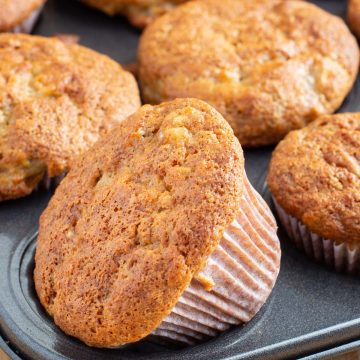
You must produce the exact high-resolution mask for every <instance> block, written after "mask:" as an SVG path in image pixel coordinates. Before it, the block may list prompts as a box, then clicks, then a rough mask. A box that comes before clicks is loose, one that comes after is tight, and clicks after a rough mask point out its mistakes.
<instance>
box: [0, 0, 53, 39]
mask: <svg viewBox="0 0 360 360" xmlns="http://www.w3.org/2000/svg"><path fill="white" fill-rule="evenodd" d="M45 1H46V0H0V9H1V11H0V31H1V32H23V33H30V32H31V30H32V29H33V26H34V25H35V23H36V20H37V19H38V17H39V15H40V13H41V9H42V6H43V5H44V3H45Z"/></svg>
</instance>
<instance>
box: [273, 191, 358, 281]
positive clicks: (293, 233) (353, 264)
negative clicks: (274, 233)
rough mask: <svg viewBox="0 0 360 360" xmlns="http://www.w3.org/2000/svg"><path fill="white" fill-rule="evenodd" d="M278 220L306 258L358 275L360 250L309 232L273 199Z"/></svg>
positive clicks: (339, 270)
mask: <svg viewBox="0 0 360 360" xmlns="http://www.w3.org/2000/svg"><path fill="white" fill-rule="evenodd" d="M273 201H274V205H275V209H276V212H277V214H278V216H279V220H280V221H281V223H282V225H283V226H284V228H285V230H286V233H287V235H288V236H289V238H290V239H291V240H292V241H293V242H294V243H295V245H296V246H297V247H298V248H299V249H301V250H303V251H304V252H305V253H306V254H307V255H308V256H310V257H311V258H313V259H315V260H316V261H318V262H321V263H324V264H326V265H327V266H329V267H330V268H332V269H335V270H336V271H338V272H344V273H347V274H360V248H359V247H358V248H353V249H351V248H350V247H349V246H348V245H347V244H344V243H343V244H337V243H336V242H335V241H333V240H330V239H324V238H322V237H321V236H319V235H317V234H314V233H313V232H311V231H310V230H309V229H308V228H307V227H306V226H305V225H304V224H303V223H302V222H301V221H299V220H298V219H296V218H295V217H293V216H291V215H289V214H287V213H286V211H285V210H284V209H283V208H282V207H281V206H280V205H279V204H278V203H277V202H276V200H275V199H274V197H273Z"/></svg>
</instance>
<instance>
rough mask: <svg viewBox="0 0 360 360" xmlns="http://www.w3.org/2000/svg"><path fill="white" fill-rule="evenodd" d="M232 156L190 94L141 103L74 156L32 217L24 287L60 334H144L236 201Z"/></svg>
mask: <svg viewBox="0 0 360 360" xmlns="http://www.w3.org/2000/svg"><path fill="white" fill-rule="evenodd" d="M243 171H244V160H243V154H242V150H241V147H240V144H239V142H238V140H237V139H236V137H235V136H234V134H233V131H232V130H231V128H230V126H229V125H228V124H227V122H226V121H225V120H224V119H223V118H222V116H221V115H220V114H219V113H218V112H217V111H216V110H214V109H213V108H212V107H211V106H209V105H208V104H206V103H204V102H202V101H200V100H196V99H178V100H174V101H172V102H169V103H164V104H161V105H159V106H155V107H153V106H151V105H145V106H143V107H142V108H141V109H140V110H139V111H137V112H136V113H135V114H134V115H132V116H130V117H129V118H128V119H127V120H125V121H123V122H122V123H121V124H120V125H119V126H117V127H116V128H115V129H114V130H113V131H112V132H111V133H110V134H109V135H107V136H106V137H104V138H103V139H101V140H100V141H99V142H98V143H97V144H95V145H94V147H93V148H92V149H91V150H89V151H87V152H86V153H85V154H84V155H83V156H82V157H81V158H79V160H78V162H77V164H76V166H74V167H73V168H72V169H71V171H70V172H69V174H68V175H67V176H66V177H65V179H64V180H63V181H62V182H61V184H60V186H59V187H58V188H57V190H56V192H55V195H54V197H53V198H52V199H51V201H50V203H49V206H48V208H47V209H46V210H45V212H44V213H43V214H42V216H41V220H40V230H39V237H38V242H37V249H36V257H35V262H36V267H35V285H36V290H37V293H38V295H39V298H40V301H41V303H42V304H43V306H44V307H45V308H46V310H47V311H48V312H49V314H50V315H51V316H53V317H54V320H55V323H56V324H57V325H59V326H60V327H61V328H62V329H63V330H64V331H65V332H66V333H67V334H70V335H73V336H76V337H78V338H80V339H81V340H82V341H84V342H85V343H87V344H88V345H91V346H99V347H114V346H118V345H121V344H124V343H128V342H133V341H137V340H139V339H141V338H142V337H144V336H146V335H148V334H149V333H151V331H152V330H153V329H155V328H156V327H157V326H158V325H159V324H160V323H161V321H162V320H163V318H165V316H167V315H168V314H169V313H170V312H171V310H172V308H173V307H174V305H175V304H176V302H177V300H178V298H179V297H180V295H181V294H182V292H183V291H184V289H185V288H186V287H187V286H188V285H189V283H190V281H191V279H192V278H193V277H194V276H196V274H197V273H198V272H199V271H200V270H201V269H202V268H203V267H204V266H205V262H206V260H207V258H208V256H209V255H210V254H211V253H212V251H213V250H214V249H215V247H216V246H217V245H218V243H219V242H220V240H221V236H222V234H223V232H224V230H225V228H226V227H227V226H228V225H229V224H230V223H231V222H232V221H233V219H234V218H235V216H236V214H237V212H238V209H239V207H240V202H241V197H242V194H243V192H244V188H243V186H244V185H243Z"/></svg>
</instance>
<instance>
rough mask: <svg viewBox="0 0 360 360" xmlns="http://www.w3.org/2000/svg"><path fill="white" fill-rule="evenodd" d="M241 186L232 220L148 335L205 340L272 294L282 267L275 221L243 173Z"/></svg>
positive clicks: (245, 317)
mask: <svg viewBox="0 0 360 360" xmlns="http://www.w3.org/2000/svg"><path fill="white" fill-rule="evenodd" d="M244 185H245V193H244V195H243V201H242V204H241V207H240V209H239V213H238V215H237V217H236V219H235V220H234V221H233V222H232V223H231V225H230V226H229V227H228V228H227V229H226V231H225V232H224V234H223V238H222V240H221V241H220V244H219V246H218V247H217V248H216V249H215V251H214V252H213V253H212V254H211V256H210V257H209V259H208V262H207V265H206V267H205V268H204V270H203V271H202V272H201V273H200V274H198V275H197V276H196V277H194V279H193V280H192V281H191V283H190V286H189V287H188V288H187V289H186V290H185V292H184V293H183V294H182V296H181V297H180V299H179V301H178V302H177V304H176V306H175V307H174V308H173V310H172V312H171V314H170V315H169V316H167V317H166V318H165V319H164V320H163V322H162V323H161V324H160V326H159V327H158V328H157V329H156V330H154V332H153V333H152V335H155V336H158V337H161V338H162V339H163V340H164V339H168V340H170V341H175V342H176V341H178V342H182V343H186V344H190V345H191V344H195V343H198V342H201V341H204V340H206V339H208V338H211V337H214V336H216V335H218V334H219V333H220V332H223V331H225V330H227V329H228V328H230V327H231V326H233V325H240V324H243V323H246V322H248V321H249V320H251V319H252V317H253V316H254V315H255V314H256V313H257V312H258V311H259V309H260V308H261V306H262V305H263V304H264V303H265V301H266V299H267V298H268V296H269V295H270V293H271V290H272V288H273V286H274V283H275V280H276V278H277V275H278V272H279V266H280V245H279V240H278V238H277V235H276V230H277V226H276V222H275V219H274V217H273V216H272V214H271V212H270V210H269V208H268V206H267V204H266V203H265V202H264V200H263V199H262V198H261V197H260V195H259V194H257V192H256V191H255V190H254V189H253V188H252V186H251V185H250V183H249V182H248V180H247V179H246V178H245V180H244ZM206 283H207V284H212V287H211V289H206V288H205V287H206V285H205V286H204V284H206ZM152 338H154V336H152Z"/></svg>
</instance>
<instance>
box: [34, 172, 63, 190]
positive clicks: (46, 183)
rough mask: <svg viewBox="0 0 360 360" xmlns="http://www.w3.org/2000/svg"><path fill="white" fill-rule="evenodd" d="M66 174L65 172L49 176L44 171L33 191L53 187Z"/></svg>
mask: <svg viewBox="0 0 360 360" xmlns="http://www.w3.org/2000/svg"><path fill="white" fill-rule="evenodd" d="M65 176H66V173H63V174H61V175H58V176H54V177H50V176H49V175H48V173H47V172H46V173H45V175H44V176H43V178H42V179H41V181H40V182H39V184H38V185H37V187H36V188H35V190H34V191H40V190H42V189H45V190H51V189H55V188H56V187H57V186H58V185H59V184H60V182H61V180H62V179H63V178H64V177H65Z"/></svg>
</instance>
